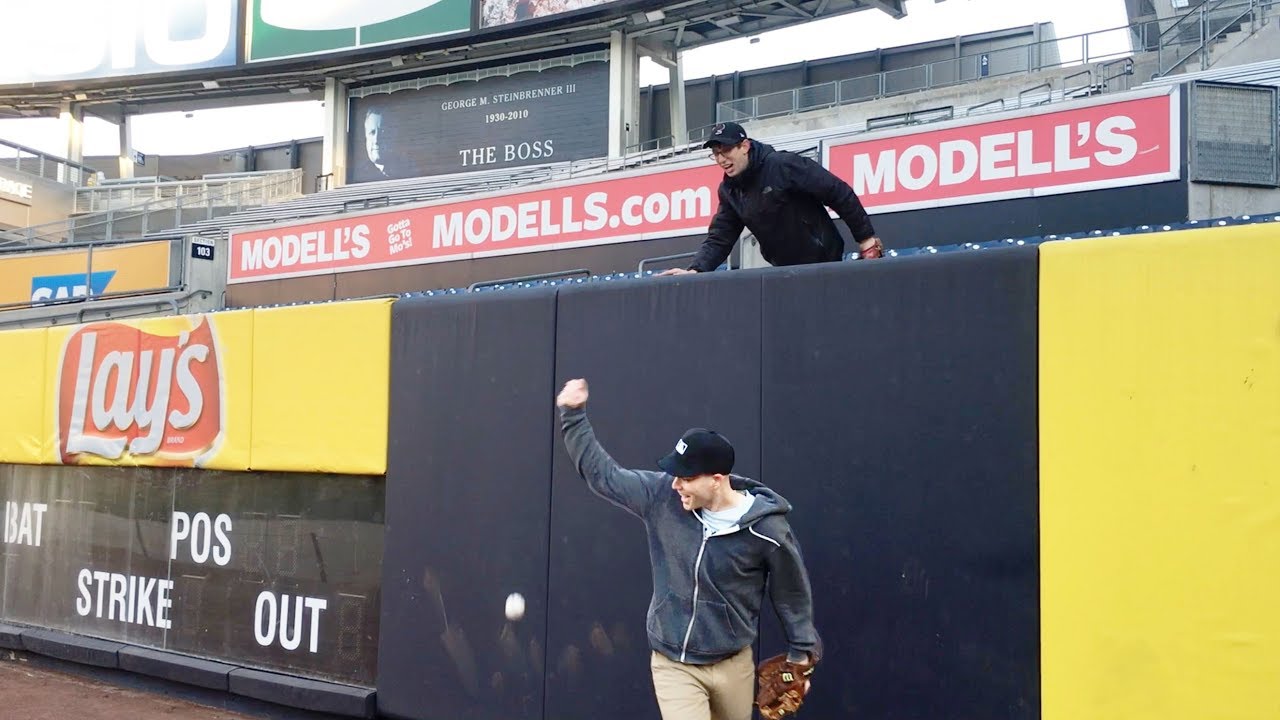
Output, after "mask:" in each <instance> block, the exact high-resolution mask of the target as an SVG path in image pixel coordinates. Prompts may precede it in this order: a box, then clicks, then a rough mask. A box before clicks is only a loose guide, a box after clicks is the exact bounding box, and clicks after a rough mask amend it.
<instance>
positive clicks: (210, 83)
mask: <svg viewBox="0 0 1280 720" xmlns="http://www.w3.org/2000/svg"><path fill="white" fill-rule="evenodd" d="M200 84H201V85H204V89H205V90H217V89H218V88H219V87H221V86H220V85H218V81H217V80H205V81H204V82H202V83H200Z"/></svg>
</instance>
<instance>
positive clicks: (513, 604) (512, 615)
mask: <svg viewBox="0 0 1280 720" xmlns="http://www.w3.org/2000/svg"><path fill="white" fill-rule="evenodd" d="M522 617H524V596H523V595H521V594H520V593H511V594H510V595H508V596H507V619H508V620H511V621H515V620H519V619H520V618H522Z"/></svg>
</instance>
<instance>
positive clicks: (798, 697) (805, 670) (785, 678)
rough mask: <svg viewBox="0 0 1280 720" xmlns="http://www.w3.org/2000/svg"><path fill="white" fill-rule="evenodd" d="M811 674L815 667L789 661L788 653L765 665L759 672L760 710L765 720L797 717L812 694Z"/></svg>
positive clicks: (759, 668)
mask: <svg viewBox="0 0 1280 720" xmlns="http://www.w3.org/2000/svg"><path fill="white" fill-rule="evenodd" d="M811 675H813V665H800V664H798V663H793V662H788V661H787V656H786V655H785V654H783V655H774V656H773V657H771V658H769V659H768V660H765V661H764V662H761V663H760V666H759V667H758V668H757V670H756V678H757V679H758V680H759V688H758V689H757V690H756V706H758V707H759V708H760V715H761V716H762V717H764V718H765V720H779V718H783V717H786V716H788V715H793V714H795V712H796V711H797V710H799V709H800V706H801V705H803V704H804V698H805V695H807V694H808V693H809V676H811Z"/></svg>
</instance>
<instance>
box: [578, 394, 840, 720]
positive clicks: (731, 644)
mask: <svg viewBox="0 0 1280 720" xmlns="http://www.w3.org/2000/svg"><path fill="white" fill-rule="evenodd" d="M587 395H588V390H587V383H586V381H585V380H581V379H579V380H570V381H569V382H567V383H565V386H564V389H563V390H561V391H560V395H559V396H558V397H557V398H556V404H557V405H558V406H559V408H560V419H561V429H562V431H563V433H564V442H565V447H566V448H567V449H568V451H569V457H570V458H571V459H572V460H573V463H574V466H575V467H576V468H577V469H578V473H579V474H580V475H581V476H582V477H583V479H585V480H586V481H587V486H588V487H589V488H590V489H591V490H592V492H594V493H596V494H597V495H599V496H601V497H603V498H604V499H606V500H608V501H610V502H612V503H613V504H615V505H617V506H619V507H621V508H622V509H623V510H626V511H628V512H630V513H631V514H633V515H635V516H636V517H638V518H640V519H641V520H643V521H644V524H645V529H646V531H647V532H648V536H649V557H650V558H651V560H652V564H653V597H652V599H651V600H650V601H649V612H648V616H647V626H646V628H647V631H648V637H649V647H650V648H651V650H652V651H653V652H652V656H651V659H650V668H651V670H652V672H653V686H654V692H655V694H656V696H657V699H658V707H659V709H660V710H661V711H662V717H663V720H750V718H751V708H752V700H753V691H754V681H755V661H754V659H753V657H752V654H751V646H752V644H753V643H754V642H755V639H756V632H757V627H758V624H759V619H760V610H761V607H762V606H763V603H764V595H765V592H766V588H767V590H768V593H769V595H770V598H771V599H772V601H773V606H774V608H775V609H776V610H777V613H778V617H779V618H780V619H781V620H782V625H783V629H784V630H785V632H786V636H787V642H788V651H787V655H788V659H789V660H791V661H792V662H797V663H817V662H818V661H819V660H820V658H821V652H822V650H821V648H822V642H821V640H820V638H819V637H818V633H817V631H816V630H815V629H814V625H813V601H812V592H811V589H810V586H809V575H808V572H807V571H806V570H805V566H804V560H803V558H802V557H801V554H800V545H799V543H798V542H797V540H796V538H795V535H794V534H793V533H792V531H791V527H790V525H789V524H788V522H787V517H786V515H787V513H788V512H789V511H790V510H791V505H790V504H789V503H788V502H787V501H786V500H785V499H784V498H783V497H782V496H780V495H778V494H777V493H776V492H774V491H773V490H770V489H769V488H768V487H765V486H764V485H763V484H762V483H759V482H756V481H755V480H751V479H748V478H744V477H739V476H737V475H732V474H731V473H732V470H733V461H734V453H733V446H732V445H730V444H729V441H728V440H726V439H725V438H724V437H723V436H721V435H720V434H718V433H716V432H714V431H711V430H705V429H702V428H694V429H692V430H689V431H688V432H686V433H685V434H684V436H683V437H681V438H680V440H679V441H678V442H677V443H676V447H675V449H674V450H673V451H672V452H671V453H670V454H668V455H667V456H665V457H663V458H661V459H660V460H659V461H658V467H660V468H662V470H663V471H664V472H656V471H650V470H627V469H624V468H622V467H620V466H619V465H618V463H617V462H615V461H614V460H613V458H612V457H610V456H609V454H608V453H607V452H605V450H604V448H602V447H601V446H600V443H599V442H597V441H596V438H595V433H594V432H593V431H592V429H591V424H590V423H589V422H588V421H587V413H586V404H587ZM766 581H768V582H767V585H766Z"/></svg>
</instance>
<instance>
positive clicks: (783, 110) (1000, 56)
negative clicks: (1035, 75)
mask: <svg viewBox="0 0 1280 720" xmlns="http://www.w3.org/2000/svg"><path fill="white" fill-rule="evenodd" d="M1236 1H1237V2H1239V1H1241V0H1236ZM1253 1H1254V2H1260V1H1263V0H1253ZM1266 1H1269V2H1280V0H1266ZM1158 34H1159V27H1158V26H1153V25H1152V24H1151V23H1149V22H1142V23H1134V24H1132V25H1125V26H1121V27H1116V28H1109V29H1106V30H1097V31H1094V32H1090V33H1084V34H1082V35H1072V36H1068V37H1065V38H1056V39H1053V40H1041V41H1039V42H1034V43H1028V44H1025V45H1018V46H1014V47H1010V48H1002V49H996V50H987V51H984V52H981V53H975V54H972V55H963V56H960V57H956V58H948V59H946V60H939V61H937V62H932V63H927V64H924V65H915V66H912V67H905V68H897V69H893V70H885V71H883V72H878V73H873V74H870V75H861V76H859V77H853V78H847V79H845V80H833V81H831V82H826V83H820V84H817V85H807V86H804V87H799V88H793V89H791V90H782V91H780V92H775V93H768V94H765V95H755V96H752V97H747V98H739V99H737V100H728V101H725V102H722V103H719V104H718V105H717V106H716V119H717V121H719V122H724V121H735V122H744V121H748V120H760V119H765V118H770V117H779V116H784V115H793V114H796V113H801V112H807V111H809V110H820V109H823V108H829V107H836V106H839V105H848V104H852V103H857V102H865V101H869V100H879V99H882V98H886V97H892V96H894V95H901V94H904V93H910V92H918V91H922V90H932V89H935V88H943V87H950V86H954V85H960V84H963V83H968V82H973V81H976V80H982V79H985V78H992V77H1000V76H1005V75H1016V74H1022V73H1032V72H1037V71H1041V70H1050V69H1056V68H1066V67H1073V66H1080V65H1091V64H1094V63H1099V62H1104V61H1108V60H1110V61H1115V60H1130V59H1131V58H1132V56H1133V54H1134V52H1135V47H1136V48H1139V49H1141V48H1146V47H1150V46H1152V45H1153V44H1154V43H1155V40H1156V37H1157V36H1158Z"/></svg>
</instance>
